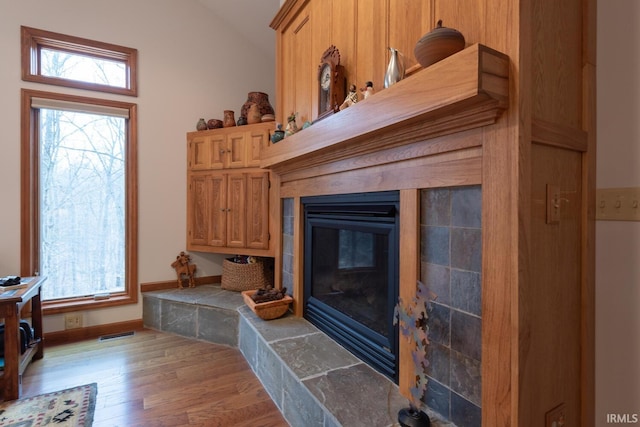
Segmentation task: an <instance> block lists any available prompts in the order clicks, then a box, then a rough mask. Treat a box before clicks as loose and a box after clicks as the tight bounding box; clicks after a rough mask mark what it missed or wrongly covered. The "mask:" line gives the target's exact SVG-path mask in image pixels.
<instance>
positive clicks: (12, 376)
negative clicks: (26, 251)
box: [0, 277, 45, 401]
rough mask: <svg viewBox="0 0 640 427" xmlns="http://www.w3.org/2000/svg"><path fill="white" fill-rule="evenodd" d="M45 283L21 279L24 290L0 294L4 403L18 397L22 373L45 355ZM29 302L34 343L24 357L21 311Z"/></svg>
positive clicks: (32, 278)
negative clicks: (43, 310) (21, 345)
mask: <svg viewBox="0 0 640 427" xmlns="http://www.w3.org/2000/svg"><path fill="white" fill-rule="evenodd" d="M44 280H45V279H44V278H43V277H27V278H23V279H22V281H23V283H26V286H25V287H23V288H17V289H11V290H8V291H5V292H2V293H0V317H3V318H4V371H1V372H0V383H1V384H2V389H3V398H4V400H5V401H7V400H15V399H18V398H19V397H20V394H21V391H22V374H23V373H24V371H25V369H26V368H27V366H28V365H29V363H31V361H32V360H35V359H41V358H42V357H43V356H44V342H43V339H42V300H41V298H40V291H41V288H42V283H43V282H44ZM14 291H15V292H14ZM29 301H31V323H32V327H33V330H34V343H33V344H32V345H31V346H30V347H28V348H27V351H25V353H24V354H20V328H19V324H20V311H21V310H22V307H24V305H25V304H27V303H28V302H29Z"/></svg>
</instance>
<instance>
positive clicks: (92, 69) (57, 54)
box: [40, 48, 127, 88]
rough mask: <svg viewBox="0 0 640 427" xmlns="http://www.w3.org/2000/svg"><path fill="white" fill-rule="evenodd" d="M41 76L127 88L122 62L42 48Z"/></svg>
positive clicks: (124, 68)
mask: <svg viewBox="0 0 640 427" xmlns="http://www.w3.org/2000/svg"><path fill="white" fill-rule="evenodd" d="M40 67H41V74H42V75H43V76H47V77H59V78H63V79H69V80H77V81H81V82H86V83H96V84H102V85H108V86H114V87H122V88H124V87H126V86H127V69H126V64H125V63H124V62H120V61H113V60H108V59H100V58H96V57H92V56H86V55H80V54H77V53H69V52H64V51H59V50H53V49H47V48H42V49H41V50H40Z"/></svg>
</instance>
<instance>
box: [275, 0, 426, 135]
mask: <svg viewBox="0 0 640 427" xmlns="http://www.w3.org/2000/svg"><path fill="white" fill-rule="evenodd" d="M431 9H432V8H431V2H429V1H415V0H386V1H373V0H323V1H320V2H319V1H316V2H313V1H301V0H298V1H291V0H290V1H287V2H285V4H284V5H283V6H282V8H281V9H280V11H279V13H278V14H277V15H276V17H275V18H274V19H273V21H272V22H271V27H272V28H273V29H275V30H276V43H277V44H276V51H277V52H276V56H277V58H278V60H277V63H276V68H277V70H276V75H277V84H276V91H277V99H278V103H277V108H276V117H277V120H278V121H279V122H285V121H286V120H285V118H286V117H287V115H289V114H290V113H291V112H297V113H298V121H299V122H301V123H304V122H305V121H313V120H315V119H316V118H317V116H318V91H317V81H318V67H319V65H320V58H321V57H322V54H323V53H324V51H325V50H326V49H327V48H328V47H329V46H331V45H334V46H336V47H337V48H338V50H339V51H340V64H341V65H343V66H344V67H345V74H346V79H347V87H348V86H349V85H350V84H355V85H356V87H357V88H358V89H360V88H363V87H364V86H365V83H366V82H367V81H372V82H373V85H374V89H375V90H376V91H380V90H383V81H384V74H385V71H386V67H387V64H388V62H389V57H390V55H389V49H388V47H394V48H396V49H398V50H399V51H400V53H401V55H402V59H403V62H404V64H405V68H406V69H407V70H408V73H409V74H410V73H411V72H413V71H415V70H416V69H419V68H420V66H419V65H418V64H417V62H416V60H415V58H414V56H413V48H414V46H415V44H416V42H417V41H418V40H419V39H420V37H422V35H424V34H425V33H426V32H428V31H429V30H430V29H432V28H433V27H435V21H436V20H435V19H434V17H433V14H432V12H431ZM360 98H362V97H361V96H360Z"/></svg>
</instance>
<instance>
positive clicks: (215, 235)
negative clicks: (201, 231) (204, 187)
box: [208, 173, 227, 246]
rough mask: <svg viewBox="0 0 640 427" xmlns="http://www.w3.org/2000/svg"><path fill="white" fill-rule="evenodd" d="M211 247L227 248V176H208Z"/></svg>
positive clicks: (220, 174)
mask: <svg viewBox="0 0 640 427" xmlns="http://www.w3.org/2000/svg"><path fill="white" fill-rule="evenodd" d="M208 177H209V178H208V180H209V184H208V197H209V215H208V220H209V227H210V231H209V243H208V244H209V245H210V246H225V245H226V242H227V226H226V225H227V175H226V174H224V173H215V174H210V175H208Z"/></svg>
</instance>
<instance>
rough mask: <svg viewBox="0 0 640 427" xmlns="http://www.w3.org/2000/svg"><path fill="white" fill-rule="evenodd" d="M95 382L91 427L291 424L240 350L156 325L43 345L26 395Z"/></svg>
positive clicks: (30, 373) (273, 426)
mask: <svg viewBox="0 0 640 427" xmlns="http://www.w3.org/2000/svg"><path fill="white" fill-rule="evenodd" d="M93 382H95V383H98V397H97V401H96V411H95V417H94V423H93V425H94V427H133V426H144V427H150V426H154V427H156V426H157V427H174V426H202V427H205V426H206V427H217V426H219V427H224V426H247V427H249V426H251V427H284V426H288V423H287V422H286V421H285V420H284V418H283V417H282V414H281V413H280V412H279V411H278V408H277V407H276V405H275V404H274V403H273V401H272V400H271V398H270V397H269V395H268V394H267V392H266V391H265V390H264V388H263V387H262V384H261V383H260V381H259V380H258V379H257V377H256V376H255V374H254V373H253V372H252V371H251V368H250V367H249V364H248V363H247V362H246V360H245V359H244V357H243V356H242V354H241V353H240V351H239V350H238V349H235V348H230V347H226V346H221V345H216V344H211V343H206V342H202V341H196V340H192V339H188V338H184V337H180V336H176V335H171V334H167V333H163V332H158V331H152V330H143V331H136V332H135V334H134V335H132V336H128V337H121V338H115V339H109V340H104V341H99V340H96V339H92V340H87V341H81V342H77V343H71V344H61V345H56V346H48V347H46V348H45V354H44V359H42V360H38V361H35V362H33V363H32V364H31V365H30V366H29V367H28V368H27V370H26V372H25V373H24V376H23V380H22V391H23V397H29V396H35V395H38V394H41V393H47V392H51V391H55V390H61V389H64V388H68V387H73V386H76V385H81V384H87V383H93Z"/></svg>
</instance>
